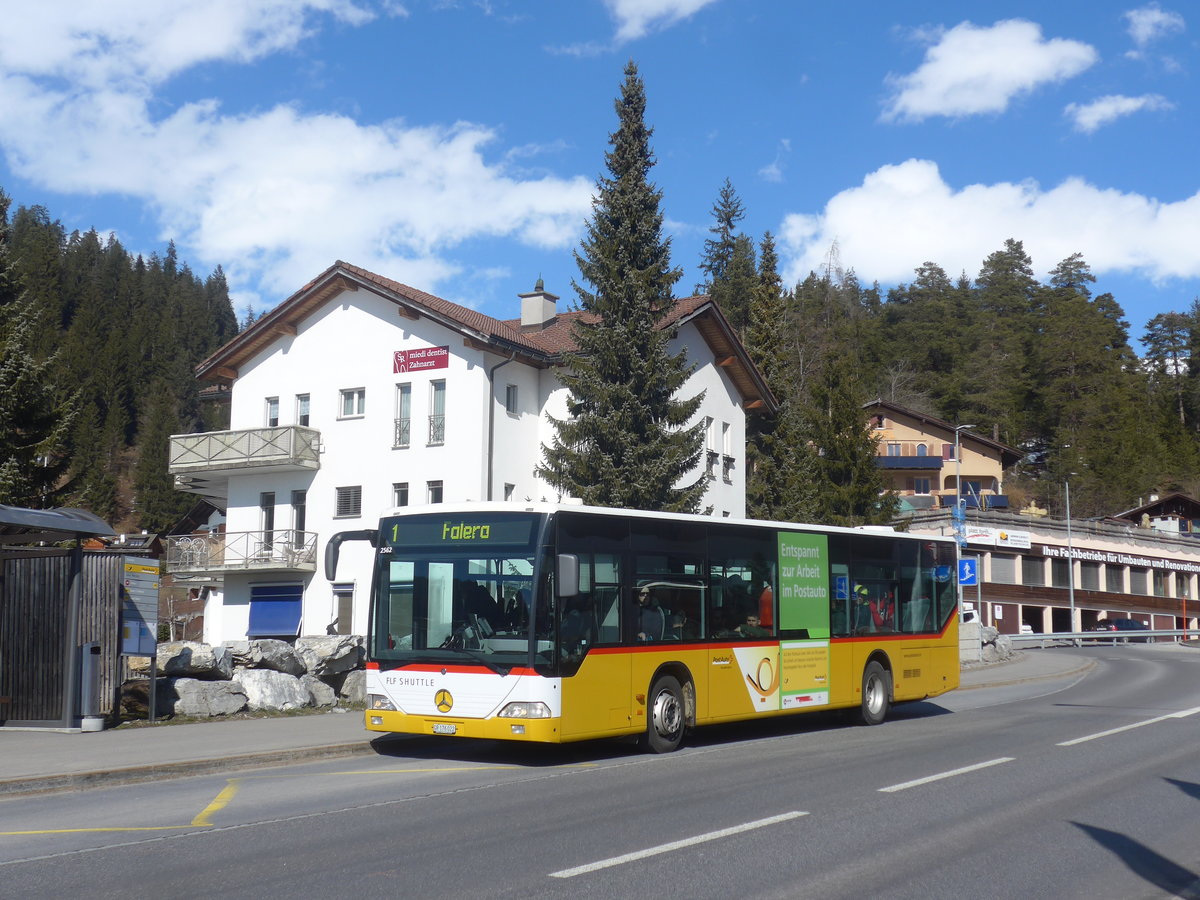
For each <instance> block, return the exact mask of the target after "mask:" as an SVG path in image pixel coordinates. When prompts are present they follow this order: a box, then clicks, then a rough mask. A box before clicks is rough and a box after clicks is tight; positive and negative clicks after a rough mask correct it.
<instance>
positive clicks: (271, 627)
mask: <svg viewBox="0 0 1200 900" xmlns="http://www.w3.org/2000/svg"><path fill="white" fill-rule="evenodd" d="M303 599H304V585H302V584H271V585H262V586H259V587H252V588H250V627H249V628H247V629H246V637H252V638H256V637H295V636H296V635H298V634H299V633H300V607H301V604H302V602H303Z"/></svg>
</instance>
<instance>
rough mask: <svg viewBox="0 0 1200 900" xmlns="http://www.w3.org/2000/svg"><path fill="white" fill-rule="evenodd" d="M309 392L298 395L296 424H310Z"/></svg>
mask: <svg viewBox="0 0 1200 900" xmlns="http://www.w3.org/2000/svg"><path fill="white" fill-rule="evenodd" d="M308 421H309V418H308V394H297V395H296V424H297V425H305V426H307V425H308Z"/></svg>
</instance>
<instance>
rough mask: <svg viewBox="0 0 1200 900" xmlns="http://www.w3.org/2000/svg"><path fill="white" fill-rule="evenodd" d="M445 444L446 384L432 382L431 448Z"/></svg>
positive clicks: (430, 412)
mask: <svg viewBox="0 0 1200 900" xmlns="http://www.w3.org/2000/svg"><path fill="white" fill-rule="evenodd" d="M444 443H446V382H444V381H431V382H430V383H429V446H431V447H440V446H441V445H442V444H444ZM438 502H439V503H440V502H441V501H440V500H439V501H438Z"/></svg>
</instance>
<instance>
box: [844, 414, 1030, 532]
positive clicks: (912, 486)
mask: <svg viewBox="0 0 1200 900" xmlns="http://www.w3.org/2000/svg"><path fill="white" fill-rule="evenodd" d="M863 408H864V409H865V410H866V413H867V416H868V418H869V422H870V426H871V433H872V434H873V435H874V436H875V438H876V440H877V444H878V450H877V453H878V456H877V457H876V464H877V465H878V466H879V468H881V469H883V470H884V474H885V482H886V483H887V485H888V487H890V488H891V489H892V490H893V491H895V492H896V494H897V495H899V497H900V501H901V509H902V510H904V509H910V510H911V509H931V508H933V507H939V506H940V507H953V506H954V505H955V500H956V498H957V497H958V495H959V486H960V485H961V493H962V499H963V506H964V507H968V508H979V509H1006V508H1007V507H1008V497H1007V496H1006V495H1005V494H1004V471H1005V469H1007V468H1008V467H1009V466H1012V465H1014V464H1015V463H1016V462H1017V461H1018V460H1019V459H1020V458H1021V454H1020V452H1019V451H1017V450H1015V449H1014V448H1012V447H1009V446H1008V445H1006V444H1002V443H1000V442H999V441H997V440H993V439H991V438H989V437H986V436H984V435H982V434H979V430H980V429H979V428H978V427H976V426H974V425H972V424H970V423H967V424H958V425H955V424H953V423H951V422H947V421H945V420H944V419H939V418H937V417H936V416H930V415H927V414H925V413H921V412H917V411H916V410H914V409H908V408H907V407H904V406H900V405H898V404H895V403H889V402H888V401H886V400H875V401H872V402H871V403H868V404H866V405H865V406H864V407H863ZM956 449H957V454H956V452H955V451H956Z"/></svg>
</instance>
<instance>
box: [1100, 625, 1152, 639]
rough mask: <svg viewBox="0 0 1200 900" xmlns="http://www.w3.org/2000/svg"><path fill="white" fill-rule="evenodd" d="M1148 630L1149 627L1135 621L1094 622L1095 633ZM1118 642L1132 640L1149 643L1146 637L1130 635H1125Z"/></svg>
mask: <svg viewBox="0 0 1200 900" xmlns="http://www.w3.org/2000/svg"><path fill="white" fill-rule="evenodd" d="M1149 630H1150V626H1149V625H1147V624H1146V623H1145V622H1139V621H1138V620H1137V619H1100V620H1099V621H1098V622H1096V631H1123V632H1130V631H1149ZM1115 640H1117V639H1116V638H1114V641H1115ZM1120 640H1121V641H1122V642H1125V641H1130V640H1134V641H1139V642H1141V643H1143V644H1144V643H1147V642H1149V640H1150V638H1148V637H1146V636H1142V637H1131V636H1130V635H1128V634H1126V635H1125V636H1124V637H1122V638H1120Z"/></svg>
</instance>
